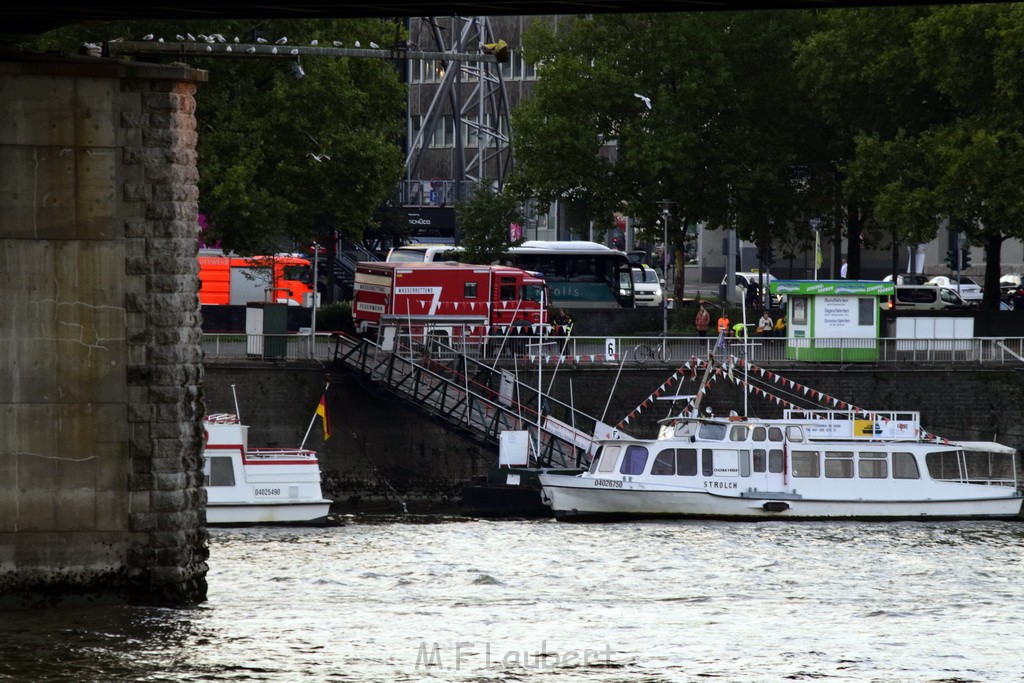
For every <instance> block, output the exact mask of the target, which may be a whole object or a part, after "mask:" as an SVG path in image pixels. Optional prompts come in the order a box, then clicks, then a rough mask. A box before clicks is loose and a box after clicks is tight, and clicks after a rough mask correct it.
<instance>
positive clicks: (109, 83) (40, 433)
mask: <svg viewBox="0 0 1024 683" xmlns="http://www.w3.org/2000/svg"><path fill="white" fill-rule="evenodd" d="M203 80H205V73H204V72H200V71H196V70H193V69H189V68H187V67H183V66H155V65H145V64H139V63H127V62H118V61H116V60H110V59H96V58H66V59H57V58H51V57H44V56H37V55H10V56H5V57H4V58H3V59H2V60H0V168H3V169H4V181H3V183H0V254H3V266H2V267H0V299H2V300H3V301H4V302H5V304H4V314H3V315H2V316H0V353H2V354H3V356H4V358H3V362H2V363H0V606H2V605H6V604H15V605H17V604H22V603H25V602H31V601H34V600H39V599H46V600H52V601H54V602H57V601H61V600H66V599H74V600H105V601H106V600H127V601H133V602H152V603H169V604H183V603H186V604H187V603H196V602H200V601H202V600H204V599H205V596H206V579H205V577H206V570H207V567H206V558H207V553H208V549H207V544H206V541H207V538H206V530H205V511H204V505H205V491H204V489H203V487H202V484H203V480H202V471H201V468H202V461H201V448H202V424H201V418H202V414H203V410H202V408H201V403H200V395H199V392H200V388H201V386H202V379H203V366H202V361H201V357H202V356H201V347H200V342H201V338H200V335H201V332H200V326H199V319H198V302H197V298H196V292H197V288H198V279H197V262H196V230H197V227H196V215H197V208H198V206H197V198H198V190H197V185H196V183H197V180H198V175H197V171H196V152H195V145H196V125H195V116H194V111H195V99H194V93H195V89H196V87H197V83H198V82H201V81H203Z"/></svg>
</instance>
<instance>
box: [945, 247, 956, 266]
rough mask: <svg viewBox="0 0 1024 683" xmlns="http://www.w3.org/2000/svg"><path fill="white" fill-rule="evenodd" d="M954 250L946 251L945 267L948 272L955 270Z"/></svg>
mask: <svg viewBox="0 0 1024 683" xmlns="http://www.w3.org/2000/svg"><path fill="white" fill-rule="evenodd" d="M956 254H957V252H956V249H948V250H947V251H946V265H947V266H949V269H950V270H956Z"/></svg>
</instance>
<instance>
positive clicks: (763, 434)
mask: <svg viewBox="0 0 1024 683" xmlns="http://www.w3.org/2000/svg"><path fill="white" fill-rule="evenodd" d="M752 438H753V439H754V441H766V440H767V439H768V430H767V429H765V428H764V427H754V429H753V434H752Z"/></svg>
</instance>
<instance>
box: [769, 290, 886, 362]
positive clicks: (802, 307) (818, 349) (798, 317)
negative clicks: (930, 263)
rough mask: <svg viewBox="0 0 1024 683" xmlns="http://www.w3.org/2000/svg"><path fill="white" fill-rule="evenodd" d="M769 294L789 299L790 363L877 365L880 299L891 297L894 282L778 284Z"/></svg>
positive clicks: (787, 306) (788, 339)
mask: <svg viewBox="0 0 1024 683" xmlns="http://www.w3.org/2000/svg"><path fill="white" fill-rule="evenodd" d="M770 291H771V293H772V294H782V295H784V296H785V297H786V335H787V337H786V359H787V360H804V361H839V362H850V361H866V362H871V361H876V360H878V332H879V327H880V321H881V306H880V302H879V297H887V296H892V294H893V292H894V291H895V288H894V287H893V284H892V283H891V282H871V281H863V280H775V281H774V282H772V283H771V285H770Z"/></svg>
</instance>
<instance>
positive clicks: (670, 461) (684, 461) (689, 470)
mask: <svg viewBox="0 0 1024 683" xmlns="http://www.w3.org/2000/svg"><path fill="white" fill-rule="evenodd" d="M651 474H654V475H673V474H675V475H678V476H680V477H695V476H697V449H696V448H666V449H665V450H663V451H662V452H660V453H658V457H657V458H655V459H654V464H653V465H651Z"/></svg>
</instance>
